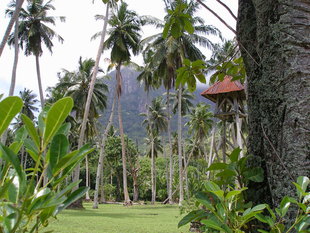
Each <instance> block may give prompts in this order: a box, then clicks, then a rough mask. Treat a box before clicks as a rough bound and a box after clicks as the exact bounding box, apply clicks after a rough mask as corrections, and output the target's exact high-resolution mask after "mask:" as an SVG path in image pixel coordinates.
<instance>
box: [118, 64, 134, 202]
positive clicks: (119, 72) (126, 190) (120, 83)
mask: <svg viewBox="0 0 310 233" xmlns="http://www.w3.org/2000/svg"><path fill="white" fill-rule="evenodd" d="M121 75H122V74H121V66H120V65H118V66H117V68H116V79H117V83H118V85H120V86H119V88H121V85H122V80H121ZM120 97H121V92H119V93H118V102H117V105H118V124H119V133H120V136H121V143H122V165H123V189H124V190H123V191H124V203H125V204H126V205H128V204H130V203H131V201H130V198H129V194H128V185H127V164H126V163H127V158H126V144H125V139H124V129H123V120H122V105H121V98H120Z"/></svg>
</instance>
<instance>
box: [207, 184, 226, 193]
mask: <svg viewBox="0 0 310 233" xmlns="http://www.w3.org/2000/svg"><path fill="white" fill-rule="evenodd" d="M205 187H206V189H207V191H209V192H211V191H219V190H221V189H220V187H219V186H218V185H217V184H216V183H214V182H213V181H208V182H207V183H206V184H205ZM221 191H222V190H221Z"/></svg>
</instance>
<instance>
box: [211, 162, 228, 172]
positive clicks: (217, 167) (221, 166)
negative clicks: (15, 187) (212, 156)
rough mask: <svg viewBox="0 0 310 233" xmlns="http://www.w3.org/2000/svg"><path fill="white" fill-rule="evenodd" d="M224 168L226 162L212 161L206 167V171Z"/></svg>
mask: <svg viewBox="0 0 310 233" xmlns="http://www.w3.org/2000/svg"><path fill="white" fill-rule="evenodd" d="M226 168H227V164H226V163H212V164H211V165H210V167H209V168H208V169H207V171H214V170H222V169H226Z"/></svg>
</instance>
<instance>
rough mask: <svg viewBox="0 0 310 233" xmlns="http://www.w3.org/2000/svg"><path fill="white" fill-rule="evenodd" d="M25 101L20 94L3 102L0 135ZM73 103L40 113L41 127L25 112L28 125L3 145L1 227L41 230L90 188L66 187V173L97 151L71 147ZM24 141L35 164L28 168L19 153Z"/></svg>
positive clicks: (9, 232)
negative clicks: (69, 139) (70, 122)
mask: <svg viewBox="0 0 310 233" xmlns="http://www.w3.org/2000/svg"><path fill="white" fill-rule="evenodd" d="M22 106H23V103H22V100H21V99H20V98H18V97H8V98H6V99H4V100H3V101H1V102H0V135H1V134H2V133H3V132H5V131H6V130H7V128H8V126H9V124H10V122H11V121H12V119H13V118H14V117H15V116H16V115H17V114H18V113H19V112H20V110H21V108H22ZM72 107H73V101H72V99H71V98H63V99H61V100H59V101H57V102H56V103H55V104H54V105H52V106H51V107H50V108H49V109H47V110H46V111H43V112H42V113H41V114H40V115H39V118H38V127H35V125H34V123H33V122H32V120H30V119H29V118H28V117H27V116H25V115H22V121H23V123H24V126H23V127H22V128H20V129H19V130H18V131H16V132H15V139H14V141H13V143H11V144H10V145H9V146H5V145H2V144H1V145H0V158H1V165H0V232H5V233H15V232H38V230H39V229H40V227H46V226H47V225H48V224H49V218H51V217H55V216H56V215H57V214H58V213H59V212H60V211H62V210H63V209H65V208H66V207H67V206H68V205H70V204H71V203H72V202H74V201H76V200H77V199H79V198H81V197H82V196H83V195H84V194H85V192H86V191H87V188H84V187H82V188H78V189H76V190H75V191H74V188H75V187H77V185H78V184H79V182H80V181H77V182H74V183H71V184H70V185H68V186H66V187H63V188H62V187H61V184H62V182H63V181H64V179H65V178H66V176H67V175H68V174H71V172H72V170H73V169H74V168H75V166H76V165H77V164H78V163H79V162H80V161H81V160H82V159H83V158H84V157H85V155H86V154H88V153H90V152H91V151H92V149H91V148H90V147H89V146H88V145H85V146H83V147H82V148H80V149H79V150H75V151H72V152H69V142H68V139H67V135H68V132H69V130H70V124H68V123H67V124H63V122H64V120H65V119H66V117H67V116H68V115H69V113H70V112H71V109H72ZM23 145H24V146H25V147H26V151H27V153H29V155H30V156H31V158H32V159H33V164H34V166H32V167H31V168H28V169H26V170H24V169H23V166H22V165H21V164H20V161H19V159H18V155H17V154H18V152H19V150H20V149H21V147H22V146H23Z"/></svg>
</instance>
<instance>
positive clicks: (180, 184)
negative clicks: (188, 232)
mask: <svg viewBox="0 0 310 233" xmlns="http://www.w3.org/2000/svg"><path fill="white" fill-rule="evenodd" d="M181 104H182V87H179V90H178V154H179V155H178V156H179V187H180V188H179V205H182V202H183V200H184V193H183V192H184V190H183V162H182V160H183V159H182V111H181V110H182V106H181Z"/></svg>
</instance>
